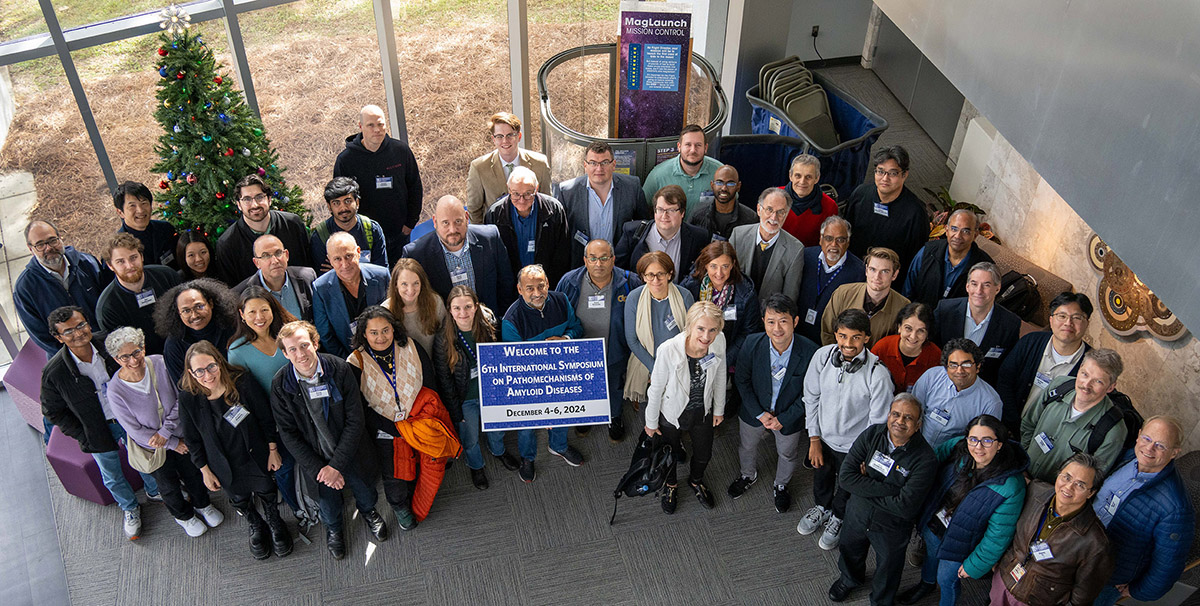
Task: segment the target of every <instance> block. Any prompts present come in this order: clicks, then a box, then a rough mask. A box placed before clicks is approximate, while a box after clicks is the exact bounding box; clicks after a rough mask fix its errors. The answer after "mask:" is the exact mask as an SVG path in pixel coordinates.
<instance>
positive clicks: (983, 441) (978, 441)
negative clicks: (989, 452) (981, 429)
mask: <svg viewBox="0 0 1200 606" xmlns="http://www.w3.org/2000/svg"><path fill="white" fill-rule="evenodd" d="M998 441H999V440H997V439H996V438H977V437H975V436H969V437H968V438H967V444H970V445H971V446H980V445H982V446H983V447H984V448H991V447H992V444H995V443H996V442H998Z"/></svg>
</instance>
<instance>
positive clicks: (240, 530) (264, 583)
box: [201, 506, 350, 604]
mask: <svg viewBox="0 0 1200 606" xmlns="http://www.w3.org/2000/svg"><path fill="white" fill-rule="evenodd" d="M219 507H220V506H219ZM220 508H221V510H222V511H223V512H225V523H223V524H221V526H219V527H217V528H215V529H212V530H209V531H208V533H206V534H205V537H208V536H210V535H212V536H213V538H214V539H216V540H217V543H218V544H217V545H215V546H213V549H215V550H216V551H217V552H218V553H219V554H220V561H219V562H218V564H217V567H216V568H215V569H214V570H210V571H206V572H207V573H209V574H212V575H213V576H215V577H216V578H217V579H218V581H219V582H218V587H219V589H218V596H219V599H220V603H221V604H260V603H265V602H267V601H269V600H273V599H278V598H280V597H281V596H304V595H317V596H319V595H321V591H322V588H323V585H322V581H323V576H322V563H323V562H324V561H325V559H326V558H328V557H329V554H328V551H327V550H326V549H325V538H324V535H320V537H319V538H320V540H319V541H314V542H313V544H311V545H308V544H305V543H304V541H301V540H300V538H299V537H297V536H296V525H295V523H294V522H293V521H292V520H291V516H290V515H288V516H284V519H285V520H287V521H288V528H289V529H290V530H291V532H292V536H293V537H294V540H293V543H294V545H295V546H294V547H293V548H292V553H291V554H289V555H288V556H287V557H284V558H277V557H275V556H271V557H269V558H267V559H266V560H255V559H254V558H253V557H252V556H251V555H250V541H249V525H248V524H247V523H246V521H245V520H243V519H242V518H240V517H238V515H237V514H236V513H234V512H233V511H232V510H231V509H230V508H229V507H227V506H226V507H220ZM285 509H286V508H285ZM320 532H323V531H322V530H321V529H320V528H318V529H316V531H315V532H312V533H311V534H314V535H316V534H318V533H320ZM205 537H201V538H205ZM347 557H350V556H347ZM285 603H286V602H285Z"/></svg>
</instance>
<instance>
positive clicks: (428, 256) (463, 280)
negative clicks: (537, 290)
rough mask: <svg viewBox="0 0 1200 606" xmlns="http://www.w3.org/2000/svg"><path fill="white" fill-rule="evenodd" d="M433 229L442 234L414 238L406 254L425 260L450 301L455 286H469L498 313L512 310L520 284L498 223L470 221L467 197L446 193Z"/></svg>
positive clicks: (435, 284) (438, 289) (431, 277)
mask: <svg viewBox="0 0 1200 606" xmlns="http://www.w3.org/2000/svg"><path fill="white" fill-rule="evenodd" d="M433 228H434V230H435V231H436V233H437V237H436V238H431V237H429V236H425V237H423V238H420V239H419V240H417V241H416V242H410V243H409V244H407V245H406V246H405V247H404V253H403V255H402V256H404V257H406V258H409V259H415V260H416V261H417V262H418V263H420V264H421V267H422V268H423V269H424V270H425V273H426V275H428V276H429V284H430V285H431V286H433V290H434V291H435V292H437V294H439V295H441V296H442V298H443V299H445V298H446V295H448V294H450V289H451V288H453V287H455V286H457V285H459V284H466V285H467V286H470V287H471V288H472V289H473V290H474V291H475V294H477V295H479V300H480V301H482V302H483V303H484V304H485V305H487V306H488V307H490V308H492V309H493V310H495V311H496V313H498V314H499V313H502V310H505V309H508V306H509V305H510V304H511V303H512V302H513V300H515V299H516V288H515V282H513V272H512V267H511V266H510V265H509V257H508V249H506V248H505V247H504V242H503V241H501V239H500V231H499V230H498V229H496V226H495V225H470V219H469V218H468V216H467V209H466V206H464V205H463V202H462V200H459V199H458V198H456V197H454V196H442V198H441V199H439V200H438V201H437V206H435V207H434V210H433Z"/></svg>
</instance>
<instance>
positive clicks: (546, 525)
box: [505, 456, 611, 554]
mask: <svg viewBox="0 0 1200 606" xmlns="http://www.w3.org/2000/svg"><path fill="white" fill-rule="evenodd" d="M538 462H539V463H540V465H539V469H538V474H537V476H538V477H537V480H536V481H534V482H533V483H532V484H525V483H524V482H509V483H508V484H507V486H506V487H505V488H507V490H508V499H509V504H510V505H511V507H512V512H513V517H514V518H515V519H516V521H517V544H518V547H519V550H520V553H521V554H530V553H535V552H537V551H540V550H543V549H549V548H553V547H565V546H570V545H576V544H579V543H585V542H588V541H594V540H598V539H601V538H608V537H610V536H611V533H610V532H609V530H608V520H607V519H602V518H603V516H604V511H603V509H602V507H601V506H599V505H598V502H597V499H596V498H595V494H594V493H592V492H591V491H588V490H585V489H583V486H585V485H586V484H587V482H586V479H587V477H588V476H591V475H592V469H593V467H592V466H591V465H586V464H585V465H584V466H583V467H576V468H572V467H570V466H568V465H567V464H566V463H565V462H564V461H562V460H561V459H559V458H558V457H555V456H545V457H539V459H538ZM568 528H569V529H570V531H569V532H565V530H566V529H568Z"/></svg>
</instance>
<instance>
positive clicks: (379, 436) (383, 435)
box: [375, 429, 396, 440]
mask: <svg viewBox="0 0 1200 606" xmlns="http://www.w3.org/2000/svg"><path fill="white" fill-rule="evenodd" d="M375 439H376V440H395V439H396V437H395V436H393V435H392V434H390V433H388V432H386V431H384V430H382V429H376V430H375Z"/></svg>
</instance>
